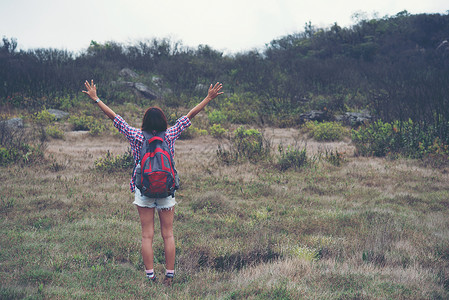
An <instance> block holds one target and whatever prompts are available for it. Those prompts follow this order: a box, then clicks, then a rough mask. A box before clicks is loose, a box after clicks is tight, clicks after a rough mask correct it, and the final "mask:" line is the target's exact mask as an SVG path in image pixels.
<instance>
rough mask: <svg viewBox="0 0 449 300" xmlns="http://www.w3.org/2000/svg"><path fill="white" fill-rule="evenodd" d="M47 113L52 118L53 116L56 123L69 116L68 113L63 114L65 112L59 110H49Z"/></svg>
mask: <svg viewBox="0 0 449 300" xmlns="http://www.w3.org/2000/svg"><path fill="white" fill-rule="evenodd" d="M47 111H48V112H49V113H50V114H52V115H53V116H55V119H56V120H58V121H59V120H62V119H65V118H68V117H69V116H70V114H69V113H68V112H65V111H62V110H59V109H53V108H51V109H49V110H47Z"/></svg>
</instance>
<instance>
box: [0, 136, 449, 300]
mask: <svg viewBox="0 0 449 300" xmlns="http://www.w3.org/2000/svg"><path fill="white" fill-rule="evenodd" d="M265 134H266V135H267V136H268V137H270V138H271V139H272V142H273V147H274V148H276V145H277V144H279V143H281V142H282V143H283V144H284V145H287V144H288V143H290V144H292V145H294V144H295V140H296V141H299V142H296V143H302V142H301V141H302V136H301V135H300V134H299V131H298V130H295V129H282V130H281V129H266V130H265ZM65 137H66V138H65V140H51V141H50V142H49V144H48V147H47V150H46V151H47V152H46V156H47V158H48V159H47V161H45V162H42V163H41V164H37V165H33V166H29V167H27V168H22V167H20V166H8V167H2V168H1V172H0V180H1V183H0V188H1V196H0V201H1V210H0V213H1V217H2V218H1V223H2V226H1V228H2V229H1V236H2V238H1V241H0V242H1V244H0V246H1V248H0V257H1V265H0V266H1V267H0V272H1V276H2V283H1V294H0V295H1V296H0V298H25V297H27V296H29V297H32V298H128V299H135V298H157V299H166V298H179V299H198V298H208V299H211V298H213V299H215V298H219V299H241V298H249V299H268V298H269V299H298V298H304V299H391V298H398V299H429V298H430V299H445V298H447V297H448V296H449V272H448V271H447V270H448V269H449V220H448V218H447V214H448V210H449V200H448V199H449V192H448V191H449V178H448V177H449V175H448V172H447V170H444V169H431V168H425V167H423V166H422V165H421V164H420V163H419V162H414V161H406V160H396V161H390V160H385V159H378V158H361V157H354V156H353V147H352V146H351V145H350V143H349V141H343V142H337V143H327V144H323V143H317V142H314V141H312V140H307V149H308V154H309V155H311V156H312V155H318V154H319V153H320V151H322V149H324V148H325V147H328V148H332V149H338V150H339V151H341V152H344V153H345V154H344V159H345V160H344V163H343V164H342V165H341V166H339V167H336V166H333V165H331V164H329V163H327V162H325V161H322V160H321V161H319V160H317V161H315V163H313V164H312V165H310V166H309V167H307V168H304V169H302V170H300V171H294V170H288V171H285V172H280V171H279V170H278V169H277V168H275V167H273V166H270V164H269V163H266V162H261V163H260V164H251V163H242V164H239V165H230V166H225V165H222V164H220V163H219V161H218V160H217V159H216V154H215V152H216V149H217V145H218V144H219V143H222V141H219V140H215V139H213V138H212V137H210V136H201V137H197V138H195V139H192V140H180V141H178V142H177V148H176V161H177V168H178V171H179V173H180V175H181V180H182V186H181V190H180V191H179V193H178V194H177V201H178V203H179V205H178V206H177V208H176V211H175V237H176V247H177V263H176V269H177V276H176V284H175V285H174V287H173V288H172V289H170V290H168V289H165V288H163V287H162V286H160V285H156V286H151V285H148V284H147V283H146V282H145V280H144V277H143V274H142V269H143V263H142V259H141V257H140V228H139V226H140V225H139V222H138V216H137V212H136V210H135V208H134V207H133V205H132V204H131V203H132V195H131V194H130V193H129V190H128V182H129V174H125V173H126V172H119V173H101V172H99V171H96V170H94V169H93V162H94V161H95V160H96V159H97V158H98V157H101V156H103V155H104V154H105V153H106V152H107V151H110V152H111V153H113V154H122V153H124V152H125V151H126V150H127V148H128V145H127V142H126V140H124V139H123V138H119V137H116V136H112V135H111V136H110V135H106V136H102V137H91V136H89V135H87V134H85V133H82V132H66V134H65ZM304 143H305V142H304ZM52 164H53V167H52ZM55 164H56V166H59V167H57V168H55V167H54V165H55ZM21 182H26V187H24V186H23V185H22V184H21ZM154 249H155V262H156V271H157V272H158V273H161V272H162V271H163V260H164V258H163V247H162V239H161V237H160V236H159V235H157V236H156V239H155V244H154Z"/></svg>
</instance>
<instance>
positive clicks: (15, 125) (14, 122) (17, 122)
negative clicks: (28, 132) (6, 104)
mask: <svg viewBox="0 0 449 300" xmlns="http://www.w3.org/2000/svg"><path fill="white" fill-rule="evenodd" d="M0 126H1V127H3V126H4V127H6V128H8V129H19V128H23V120H22V118H13V119H9V120H6V121H1V122H0Z"/></svg>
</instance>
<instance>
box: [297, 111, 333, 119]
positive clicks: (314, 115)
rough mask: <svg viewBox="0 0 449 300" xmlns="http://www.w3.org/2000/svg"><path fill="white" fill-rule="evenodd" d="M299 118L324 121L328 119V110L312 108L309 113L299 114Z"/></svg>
mask: <svg viewBox="0 0 449 300" xmlns="http://www.w3.org/2000/svg"><path fill="white" fill-rule="evenodd" d="M299 119H300V120H301V121H302V122H307V121H318V122H323V121H326V120H328V116H327V112H325V111H321V110H311V111H309V112H307V113H304V114H301V115H299Z"/></svg>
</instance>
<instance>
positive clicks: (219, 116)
mask: <svg viewBox="0 0 449 300" xmlns="http://www.w3.org/2000/svg"><path fill="white" fill-rule="evenodd" d="M207 118H208V119H209V122H210V123H211V124H223V123H225V122H226V120H227V117H226V115H225V114H224V113H223V112H221V111H220V110H213V111H211V112H209V113H208V114H207Z"/></svg>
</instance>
